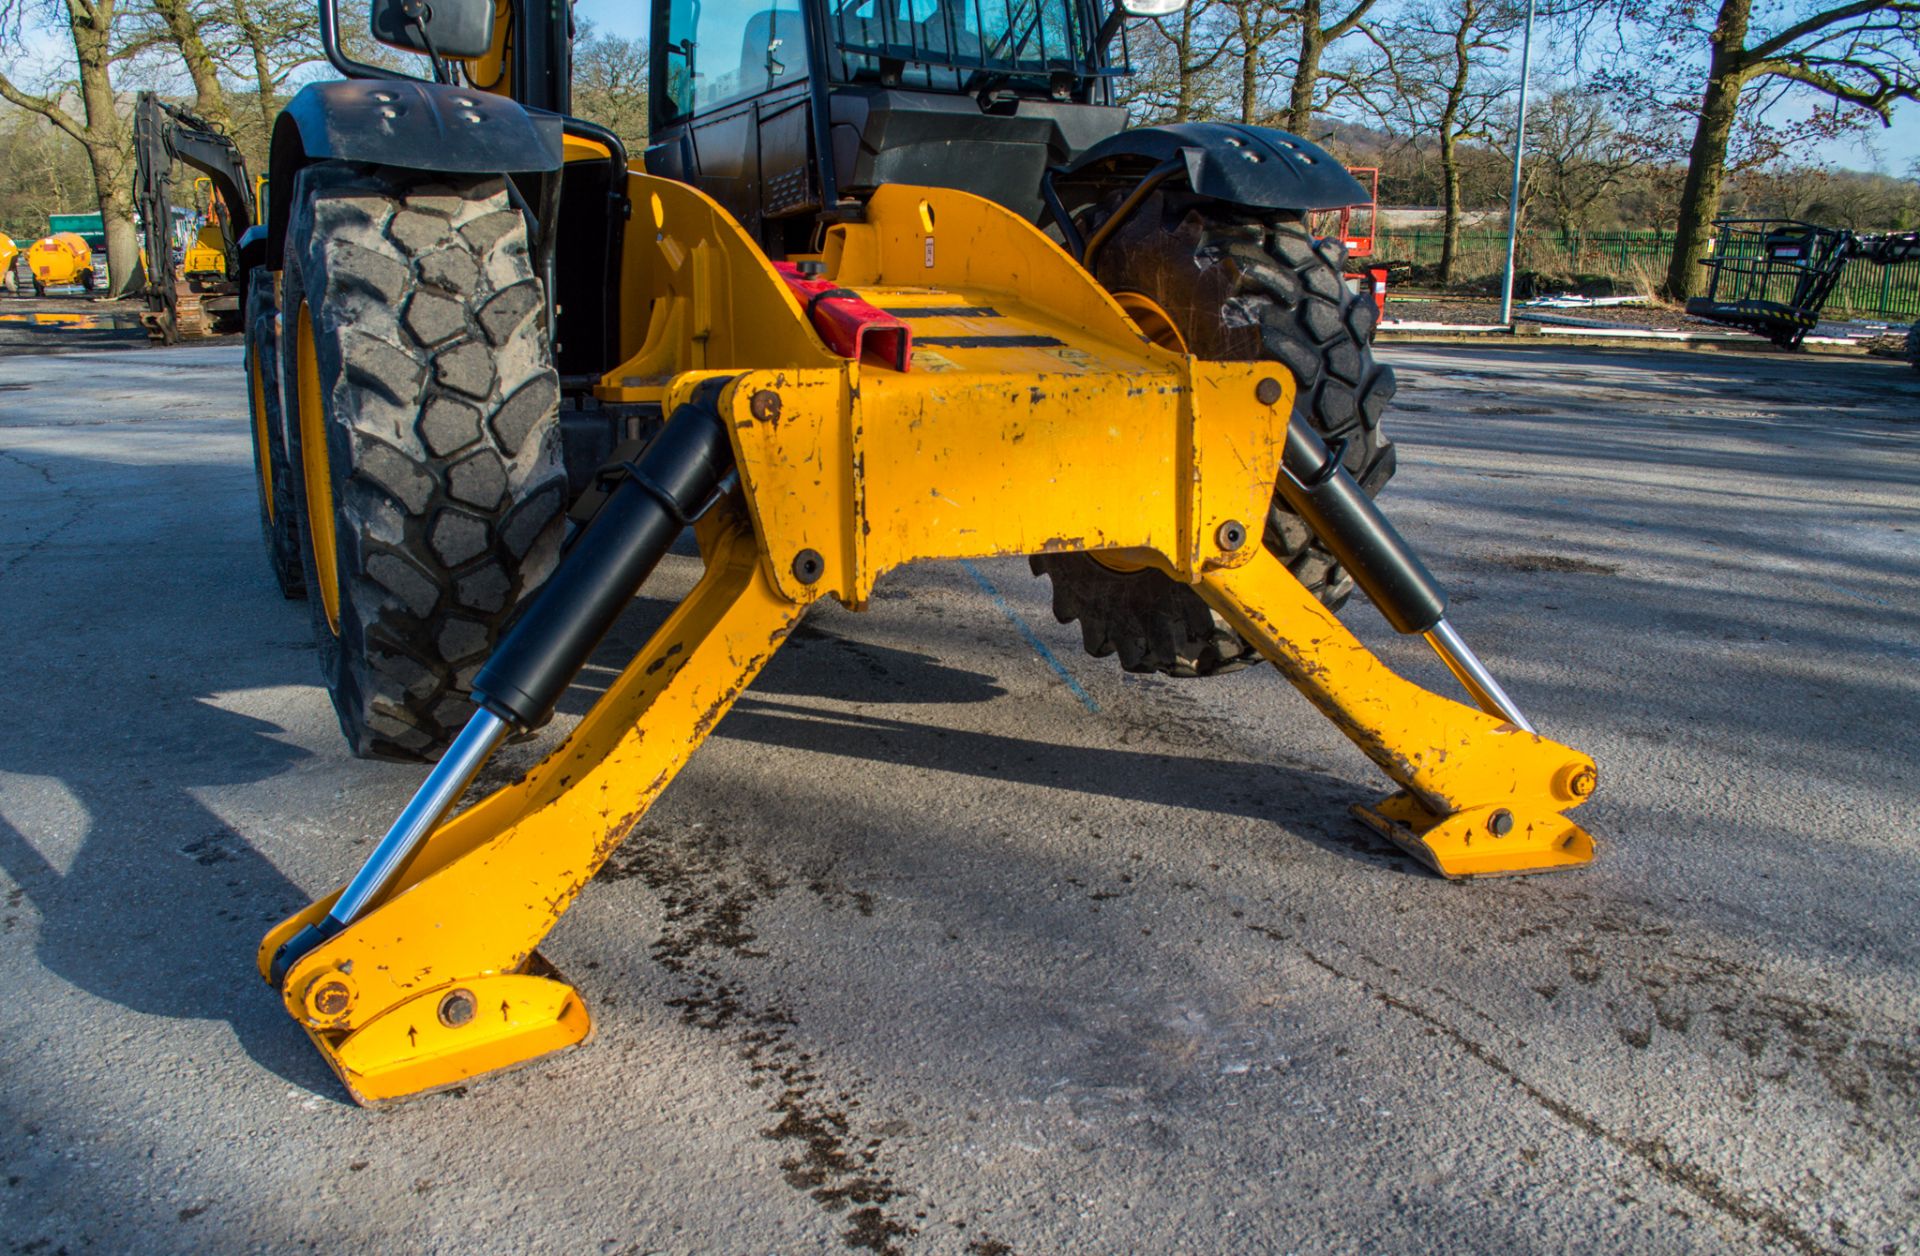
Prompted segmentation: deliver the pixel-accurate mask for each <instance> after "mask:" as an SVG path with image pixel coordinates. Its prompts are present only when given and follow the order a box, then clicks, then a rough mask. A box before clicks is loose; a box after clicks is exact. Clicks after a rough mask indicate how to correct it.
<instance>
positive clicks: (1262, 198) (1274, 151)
mask: <svg viewBox="0 0 1920 1256" xmlns="http://www.w3.org/2000/svg"><path fill="white" fill-rule="evenodd" d="M1173 158H1178V159H1179V160H1181V161H1183V162H1185V163H1186V167H1187V171H1186V173H1187V185H1188V186H1189V187H1191V188H1192V189H1193V190H1194V191H1196V192H1198V193H1199V194H1200V195H1202V196H1206V197H1210V198H1212V199H1214V200H1217V201H1224V202H1227V203H1228V204H1232V205H1244V206H1247V207H1248V208H1250V209H1291V210H1298V211H1301V212H1303V213H1304V212H1308V211H1312V210H1319V209H1339V208H1341V207H1343V206H1347V205H1364V204H1366V202H1367V190H1366V188H1364V187H1362V186H1361V185H1360V181H1359V180H1358V179H1356V178H1354V177H1353V176H1352V175H1350V174H1348V173H1347V169H1346V167H1345V166H1343V165H1341V164H1340V161H1339V160H1338V159H1337V158H1335V157H1334V156H1333V154H1331V153H1329V152H1327V150H1326V149H1324V148H1321V147H1320V146H1319V145H1318V144H1312V143H1309V142H1307V141H1306V140H1303V139H1301V138H1300V137H1299V136H1297V135H1289V134H1288V133H1287V132H1285V131H1277V130H1275V129H1273V128H1272V127H1264V126H1243V125H1241V124H1239V123H1237V122H1178V123H1172V124H1170V125H1167V126H1150V127H1141V128H1139V129H1137V130H1132V131H1122V132H1120V133H1119V134H1118V135H1112V136H1108V137H1107V138H1106V139H1104V140H1101V141H1100V142H1099V143H1097V144H1095V145H1094V146H1093V147H1092V148H1089V149H1088V150H1087V151H1086V152H1084V153H1082V154H1081V155H1080V156H1079V158H1078V159H1077V160H1075V161H1073V162H1072V163H1071V164H1069V165H1067V166H1065V167H1063V168H1062V169H1060V170H1058V171H1057V172H1055V175H1054V180H1055V183H1056V184H1057V186H1059V188H1060V189H1061V190H1062V193H1063V195H1065V193H1066V189H1068V188H1075V189H1078V188H1086V187H1112V186H1124V185H1129V184H1131V183H1133V182H1137V181H1138V179H1139V178H1140V177H1141V176H1142V175H1144V174H1146V173H1147V171H1149V170H1151V169H1152V168H1153V167H1155V166H1158V165H1160V164H1161V163H1162V162H1165V161H1167V160H1169V159H1173ZM1069 199H1074V198H1069Z"/></svg>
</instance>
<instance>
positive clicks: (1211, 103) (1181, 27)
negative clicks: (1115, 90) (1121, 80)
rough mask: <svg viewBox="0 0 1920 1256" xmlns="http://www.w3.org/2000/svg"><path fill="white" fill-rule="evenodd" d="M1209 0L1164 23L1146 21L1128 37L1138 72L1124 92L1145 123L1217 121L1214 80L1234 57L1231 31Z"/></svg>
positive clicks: (1197, 0) (1198, 1) (1160, 19)
mask: <svg viewBox="0 0 1920 1256" xmlns="http://www.w3.org/2000/svg"><path fill="white" fill-rule="evenodd" d="M1221 19H1222V10H1221V9H1220V8H1219V6H1218V5H1217V4H1216V3H1215V2H1214V0H1193V2H1192V3H1190V4H1189V5H1188V6H1187V7H1186V8H1185V9H1183V10H1181V11H1180V12H1179V13H1176V14H1173V15H1172V16H1170V17H1156V18H1149V19H1147V20H1146V21H1144V22H1141V23H1138V24H1137V25H1135V26H1134V27H1133V28H1132V29H1131V30H1130V31H1129V37H1130V40H1131V46H1132V49H1133V51H1134V54H1135V55H1136V57H1137V61H1136V70H1137V71H1138V72H1137V74H1136V76H1135V79H1134V81H1133V82H1132V83H1130V84H1128V85H1127V87H1126V89H1125V92H1126V95H1125V98H1124V101H1123V103H1125V104H1126V105H1127V106H1128V107H1129V108H1131V109H1133V110H1135V111H1136V112H1137V113H1138V114H1140V115H1142V116H1143V117H1146V118H1152V119H1154V120H1157V121H1164V122H1189V121H1193V120H1196V119H1201V118H1208V117H1218V116H1219V115H1220V113H1221V110H1220V109H1219V107H1218V103H1217V102H1218V99H1219V98H1220V96H1221V95H1224V93H1217V92H1215V91H1213V90H1210V89H1211V88H1214V87H1217V86H1224V85H1223V84H1218V83H1216V82H1215V80H1216V79H1217V78H1218V77H1219V75H1220V71H1221V69H1222V68H1223V67H1224V66H1225V64H1226V63H1227V61H1228V59H1229V58H1230V57H1231V56H1232V54H1233V52H1234V45H1233V37H1232V26H1231V24H1230V23H1229V22H1226V21H1222V20H1221Z"/></svg>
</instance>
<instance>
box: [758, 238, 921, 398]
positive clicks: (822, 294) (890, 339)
mask: <svg viewBox="0 0 1920 1256" xmlns="http://www.w3.org/2000/svg"><path fill="white" fill-rule="evenodd" d="M773 268H774V269H775V270H777V271H779V272H780V277H781V278H782V279H784V280H786V281H787V287H789V288H791V289H793V295H794V296H795V297H796V298H798V299H799V301H800V308H802V309H804V310H805V311H806V312H807V320H808V321H809V322H811V323H812V324H813V329H814V330H815V331H817V332H819V333H820V338H821V339H822V340H824V341H826V342H827V348H829V349H831V350H833V351H834V352H835V353H837V354H839V355H840V356H841V357H843V358H853V359H855V360H857V361H861V362H869V361H871V362H877V363H878V364H879V365H882V366H889V367H892V368H893V369H894V370H896V371H905V370H909V369H911V367H912V363H913V332H912V331H910V330H909V329H908V327H907V325H906V324H905V323H903V322H901V321H900V320H899V319H897V318H895V317H894V316H893V315H891V314H889V313H887V312H886V311H885V310H882V309H879V308H877V307H875V306H872V305H869V304H867V303H866V302H865V301H863V300H861V299H860V297H859V295H858V294H856V293H853V292H850V291H848V290H847V289H845V288H836V287H835V286H834V284H833V281H832V280H831V279H816V278H814V277H813V276H811V275H806V274H802V273H801V270H800V267H799V266H797V265H795V264H794V263H792V262H775V263H774V264H773Z"/></svg>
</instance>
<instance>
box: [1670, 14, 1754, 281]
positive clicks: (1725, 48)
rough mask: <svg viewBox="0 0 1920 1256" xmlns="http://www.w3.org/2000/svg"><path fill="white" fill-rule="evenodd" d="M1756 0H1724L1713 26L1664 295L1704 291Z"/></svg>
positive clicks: (1742, 85) (1744, 75) (1745, 74)
mask: <svg viewBox="0 0 1920 1256" xmlns="http://www.w3.org/2000/svg"><path fill="white" fill-rule="evenodd" d="M1751 12H1752V0H1724V3H1723V4H1722V5H1721V6H1720V20H1719V21H1718V22H1717V23H1715V25H1714V28H1713V55H1712V58H1711V59H1710V60H1709V61H1708V63H1707V90H1706V94H1705V95H1704V96H1703V97H1702V98H1701V101H1700V121H1699V123H1698V124H1697V125H1696V126H1695V127H1694V131H1693V151H1692V152H1691V153H1690V154H1689V155H1688V158H1687V180H1686V183H1685V184H1683V185H1682V187H1681V189H1680V213H1679V221H1678V222H1677V223H1676V224H1675V228H1674V242H1673V260H1672V261H1671V262H1669V263H1668V265H1667V281H1666V283H1665V284H1664V285H1662V287H1661V290H1660V292H1661V295H1662V296H1664V297H1666V298H1668V299H1669V300H1673V301H1682V300H1685V299H1686V298H1687V297H1690V296H1697V295H1699V293H1700V291H1701V288H1702V286H1703V280H1704V278H1705V276H1704V273H1703V272H1704V269H1705V268H1704V267H1702V266H1701V265H1700V260H1701V259H1702V258H1704V257H1705V256H1706V255H1707V241H1708V239H1710V238H1711V236H1712V234H1713V220H1714V217H1715V216H1716V215H1717V214H1719V212H1720V187H1721V184H1722V183H1723V182H1724V181H1725V179H1726V173H1727V145H1728V142H1729V140H1730V139H1731V137H1732V135H1733V121H1734V117H1735V115H1736V114H1738V113H1739V110H1740V93H1741V91H1742V90H1743V89H1744V88H1745V87H1746V84H1747V66H1746V45H1747V19H1748V17H1749V15H1750V14H1751Z"/></svg>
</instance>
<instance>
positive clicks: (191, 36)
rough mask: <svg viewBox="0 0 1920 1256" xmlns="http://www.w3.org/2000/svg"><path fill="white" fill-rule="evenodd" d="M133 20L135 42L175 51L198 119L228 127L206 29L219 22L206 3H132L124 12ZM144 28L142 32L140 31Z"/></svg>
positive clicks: (137, 0) (167, 0) (184, 0)
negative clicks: (191, 95)
mask: <svg viewBox="0 0 1920 1256" xmlns="http://www.w3.org/2000/svg"><path fill="white" fill-rule="evenodd" d="M126 16H128V17H130V18H132V19H133V25H134V27H135V30H134V31H131V32H129V33H130V35H131V37H132V38H133V39H135V40H136V41H138V42H141V43H146V44H165V45H168V46H170V47H171V48H172V49H173V51H174V52H176V53H177V54H178V55H179V57H180V60H181V62H182V63H183V64H184V65H185V66H186V69H187V77H188V78H189V79H191V80H192V82H193V108H194V112H195V113H198V114H199V115H200V116H201V117H203V118H206V119H208V120H210V121H212V122H216V123H218V124H220V125H221V126H222V127H231V126H232V124H233V115H232V114H231V113H230V112H228V109H227V94H226V90H225V89H224V88H223V87H222V86H221V85H220V66H219V63H218V62H217V61H216V60H215V58H214V55H213V51H212V49H210V48H209V47H208V46H207V45H208V39H207V35H206V28H207V27H208V26H209V25H210V24H211V23H212V22H214V21H216V20H217V19H218V16H219V14H218V11H217V10H216V11H214V12H212V13H210V12H209V11H208V8H207V7H206V0H202V2H201V4H196V3H195V2H194V0H133V3H132V4H131V5H130V6H129V8H128V9H127V11H126ZM143 27H144V28H147V29H145V30H141V29H140V28H143Z"/></svg>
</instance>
